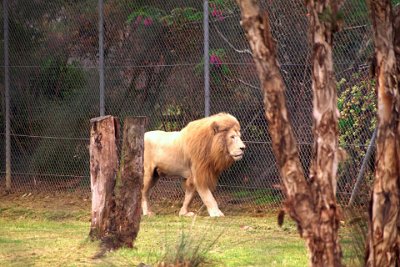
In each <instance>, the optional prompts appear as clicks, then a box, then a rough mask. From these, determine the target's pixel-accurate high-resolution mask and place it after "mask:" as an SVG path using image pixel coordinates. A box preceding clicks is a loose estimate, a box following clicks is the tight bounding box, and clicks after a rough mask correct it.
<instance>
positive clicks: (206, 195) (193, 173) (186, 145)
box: [142, 113, 245, 216]
mask: <svg viewBox="0 0 400 267" xmlns="http://www.w3.org/2000/svg"><path fill="white" fill-rule="evenodd" d="M144 139H145V140H144V142H145V148H144V186H143V194H142V195H143V199H142V208H143V213H144V214H148V213H150V210H149V207H148V194H149V190H150V189H151V187H153V186H154V184H155V182H156V181H157V178H158V177H159V176H164V175H170V176H182V177H184V178H185V179H186V180H187V181H186V194H185V201H184V204H183V206H182V209H181V211H180V215H187V214H191V213H189V212H188V211H187V208H188V206H189V204H190V202H191V200H192V198H193V196H194V192H195V191H196V190H197V192H198V193H199V195H200V197H201V198H202V200H203V202H204V204H205V205H206V206H207V209H208V211H209V213H210V216H223V214H222V212H221V211H220V210H219V209H218V205H217V203H216V201H215V199H214V197H213V196H212V194H211V191H212V190H214V189H215V186H216V184H217V181H218V177H219V175H220V174H221V172H222V171H224V170H226V169H227V168H229V167H230V166H231V165H232V164H233V162H234V161H235V160H239V159H241V158H242V155H243V150H244V147H245V146H244V144H243V142H242V140H241V139H240V124H239V122H238V121H237V119H236V118H235V117H233V116H232V115H229V114H227V113H219V114H216V115H213V116H210V117H207V118H203V119H199V120H196V121H192V122H190V123H189V124H188V125H187V126H186V127H185V128H183V129H182V130H181V131H179V132H164V131H151V132H147V133H146V134H145V138H144Z"/></svg>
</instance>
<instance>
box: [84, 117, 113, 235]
mask: <svg viewBox="0 0 400 267" xmlns="http://www.w3.org/2000/svg"><path fill="white" fill-rule="evenodd" d="M90 125H91V127H90V148H89V150H90V184H91V190H92V213H91V225H90V233H89V236H90V237H91V239H92V240H96V239H101V238H102V237H104V236H106V235H107V233H108V232H109V230H110V225H111V217H112V212H113V210H114V206H115V202H114V187H115V181H116V174H117V168H118V146H117V143H118V132H119V122H118V120H117V119H116V118H114V117H112V116H104V117H98V118H94V119H92V120H90Z"/></svg>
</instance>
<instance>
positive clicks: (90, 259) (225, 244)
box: [0, 196, 352, 266]
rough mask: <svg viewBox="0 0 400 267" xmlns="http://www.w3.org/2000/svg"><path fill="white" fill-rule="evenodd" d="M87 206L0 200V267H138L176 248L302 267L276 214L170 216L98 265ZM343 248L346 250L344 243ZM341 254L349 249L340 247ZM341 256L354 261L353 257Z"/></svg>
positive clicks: (78, 200)
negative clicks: (192, 247)
mask: <svg viewBox="0 0 400 267" xmlns="http://www.w3.org/2000/svg"><path fill="white" fill-rule="evenodd" d="M89 218H90V200H89V199H88V198H87V197H85V196H78V197H77V196H59V197H57V198H54V197H50V196H24V197H22V196H14V197H9V196H8V197H2V198H1V199H0V225H1V227H0V266H137V265H138V264H139V263H142V262H143V263H146V264H154V263H155V262H157V261H158V260H160V259H162V258H163V257H165V255H168V254H169V253H173V252H171V251H174V250H175V248H176V247H177V244H179V243H180V241H182V240H184V243H185V244H186V245H187V246H189V245H190V244H192V245H195V246H199V247H200V250H202V249H203V250H204V251H205V252H206V258H207V261H208V262H209V266H307V265H308V259H307V253H306V249H305V246H304V241H303V240H302V239H301V238H299V236H298V233H297V230H296V228H295V226H294V224H293V223H291V222H288V221H286V222H285V224H284V226H283V227H278V226H277V224H276V215H275V214H262V216H258V217H254V216H226V217H224V218H217V219H213V218H208V217H205V216H199V217H197V218H196V219H195V220H193V219H190V218H180V217H178V216H175V215H157V216H154V217H150V218H148V217H146V218H143V219H142V223H141V229H140V232H139V236H138V238H137V240H136V243H135V246H136V248H135V249H120V250H117V251H113V252H109V253H107V254H106V255H105V256H104V257H102V258H98V259H96V258H95V257H94V256H95V255H96V253H97V252H98V251H99V244H98V243H96V242H91V241H90V240H89V239H88V232H89V226H90V222H89ZM346 242H347V243H346ZM343 244H344V246H345V247H349V246H351V242H350V241H349V240H347V241H346V239H344V241H343ZM345 256H346V257H347V258H349V257H350V258H351V257H352V255H351V254H348V255H346V253H345Z"/></svg>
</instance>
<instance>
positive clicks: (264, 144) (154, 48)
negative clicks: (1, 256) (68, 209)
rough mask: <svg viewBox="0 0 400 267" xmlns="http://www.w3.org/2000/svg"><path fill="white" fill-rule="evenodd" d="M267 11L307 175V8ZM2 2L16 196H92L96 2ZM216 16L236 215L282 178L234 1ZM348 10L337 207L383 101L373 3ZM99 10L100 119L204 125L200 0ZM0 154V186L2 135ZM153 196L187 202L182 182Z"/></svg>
mask: <svg viewBox="0 0 400 267" xmlns="http://www.w3.org/2000/svg"><path fill="white" fill-rule="evenodd" d="M261 2H262V5H263V7H264V8H267V9H268V11H269V14H270V18H271V25H272V31H273V35H274V37H275V39H276V40H277V45H278V57H279V62H280V64H281V71H282V75H283V78H284V80H285V83H286V86H287V92H286V93H287V101H288V103H287V104H288V108H289V111H290V116H291V121H292V123H293V126H294V130H295V135H296V138H297V141H298V146H299V150H300V156H301V161H302V164H303V167H304V168H305V170H306V173H307V170H308V166H309V162H310V155H311V146H312V117H311V116H312V92H311V84H310V65H309V57H310V47H309V45H308V39H307V33H308V28H307V11H306V9H305V7H304V3H303V2H304V1H300V0H285V1H261ZM8 3H9V5H8V11H9V12H8V15H9V72H10V105H11V108H10V113H11V114H10V126H11V128H10V133H11V168H12V169H11V173H12V190H14V191H22V192H32V191H41V192H46V193H51V192H58V191H83V192H89V191H90V177H89V151H88V143H89V120H90V118H93V117H97V116H98V115H99V110H100V106H99V99H100V90H99V88H101V84H102V81H101V79H99V73H101V72H102V71H100V72H99V64H100V63H101V61H102V60H101V58H102V57H101V53H99V20H100V21H102V20H101V18H99V16H98V14H99V10H98V4H99V1H96V0H85V1H79V2H76V3H71V2H70V1H62V0H60V1H8ZM394 3H395V2H394ZM208 7H209V23H208V25H209V58H208V60H209V64H210V65H209V71H210V76H209V84H210V98H209V104H210V113H211V114H214V113H217V112H220V111H225V112H230V113H232V114H233V115H235V116H236V117H237V118H238V119H239V121H240V122H241V125H242V136H243V140H244V141H245V143H246V146H247V149H246V152H245V153H246V154H245V157H244V159H243V160H242V161H240V162H239V163H237V164H235V165H234V166H233V167H232V168H231V169H229V170H228V171H226V172H225V173H223V175H222V177H221V179H220V182H219V186H218V193H217V194H216V197H217V200H218V201H219V202H222V203H225V204H229V205H231V206H235V205H238V207H243V206H248V207H250V208H258V207H260V208H264V207H275V206H279V205H280V202H281V200H282V198H283V197H282V192H281V190H280V178H279V174H278V171H277V169H276V166H275V159H274V156H273V153H272V150H271V140H270V137H269V135H268V130H267V123H266V121H265V119H264V112H263V100H262V94H261V91H260V90H259V83H258V77H257V73H256V70H255V66H254V64H253V60H252V57H251V53H250V50H249V49H248V44H247V41H246V39H245V36H244V33H243V30H242V28H241V26H240V24H239V22H240V13H239V10H238V8H237V7H236V4H235V2H234V1H230V0H210V1H209V6H208ZM342 10H343V17H344V27H343V30H342V31H341V32H339V33H337V34H336V35H335V42H334V56H335V71H336V77H337V81H338V94H339V99H338V106H339V109H340V111H341V119H340V122H339V127H340V144H341V145H342V146H343V147H344V148H345V149H346V150H347V152H348V153H349V158H348V159H347V160H346V161H345V162H344V163H342V164H341V167H340V169H339V173H338V175H339V185H338V198H339V201H340V203H341V204H347V203H348V201H349V200H350V197H351V193H352V192H353V189H354V186H355V184H356V180H357V176H358V175H359V172H360V168H361V165H362V163H363V159H364V158H365V157H364V156H365V154H366V151H367V148H368V145H369V142H370V139H371V137H372V135H373V131H374V128H375V109H376V106H375V95H374V87H373V81H371V80H370V78H369V77H368V57H369V56H370V55H371V53H372V51H373V50H372V49H373V47H372V34H371V31H370V22H369V20H368V12H367V8H366V6H365V3H363V1H356V0H352V1H345V3H344V6H343V9H342ZM2 14H3V16H4V10H2ZM103 14H104V85H105V87H104V88H105V90H104V103H105V107H104V109H105V114H112V115H114V116H118V117H119V118H120V119H121V121H123V118H124V117H126V116H135V115H141V116H143V115H145V116H148V117H149V118H150V126H149V128H150V129H162V130H168V131H170V130H179V129H181V128H182V127H183V126H184V125H185V124H186V123H188V122H189V121H191V120H193V119H197V118H200V117H202V116H204V113H205V111H204V103H205V99H204V98H205V94H204V86H205V84H204V78H203V77H204V72H203V70H204V69H207V68H205V66H204V65H205V63H206V61H204V57H203V47H204V42H203V32H204V28H203V25H204V24H203V5H202V3H201V1H195V0H192V1H187V0H186V1H183V0H174V1H168V2H165V1H127V0H124V1H106V2H105V3H103ZM2 21H4V20H2ZM3 28H4V27H2V29H3ZM2 36H4V34H2ZM3 43H4V42H3ZM100 47H101V45H100ZM1 51H2V52H3V51H4V49H2V50H1ZM4 58H5V57H4V54H3V53H2V59H3V62H4ZM5 66H6V64H3V65H2V66H1V67H2V72H1V75H2V76H1V77H0V78H1V80H2V84H5V83H4V81H5V77H4V76H3V75H4V73H5ZM2 91H3V93H2V101H1V103H2V113H1V120H0V125H1V129H5V119H6V118H5V114H6V112H5V100H6V99H5V97H4V96H5V94H4V87H3V90H2ZM0 131H3V130H0ZM0 134H1V135H2V136H3V137H5V134H6V133H5V132H1V133H0ZM0 152H1V153H0V158H1V161H0V172H1V176H2V177H1V180H0V181H1V185H2V187H4V186H5V185H4V184H5V178H4V177H5V172H6V166H5V165H6V164H5V161H6V160H5V154H6V153H5V138H1V139H0ZM365 163H366V165H365V166H367V168H366V171H365V173H364V175H363V176H362V177H361V178H362V179H361V180H360V181H361V182H360V184H359V192H358V194H357V195H355V196H356V197H355V199H354V202H353V205H358V206H359V205H361V206H364V205H366V203H367V199H368V191H369V186H370V182H371V179H372V173H373V170H372V166H373V160H369V161H367V162H365ZM159 189H162V190H159ZM155 190H157V191H158V193H157V194H154V195H157V200H158V201H165V200H168V201H171V200H179V201H181V200H182V194H183V191H182V190H181V188H180V182H179V181H177V180H175V179H168V178H166V179H163V180H161V181H160V183H159V185H158V186H157V187H156V189H155Z"/></svg>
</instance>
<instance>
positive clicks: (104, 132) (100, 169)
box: [89, 116, 148, 256]
mask: <svg viewBox="0 0 400 267" xmlns="http://www.w3.org/2000/svg"><path fill="white" fill-rule="evenodd" d="M147 121H148V119H147V117H129V118H126V119H125V122H124V132H123V144H122V155H121V166H120V172H118V165H119V164H118V146H117V144H118V137H119V136H118V133H119V128H120V126H119V122H118V120H117V119H116V118H114V117H112V116H105V117H99V118H95V119H92V120H91V133H90V176H91V188H92V223H91V228H90V234H89V235H90V237H91V239H92V240H97V239H99V240H101V241H102V247H103V251H102V252H101V253H100V254H99V256H100V255H102V254H103V252H105V251H107V250H109V249H116V248H120V247H133V241H134V240H135V239H136V237H137V234H138V232H139V226H140V220H141V214H142V209H141V198H142V195H141V190H142V186H143V156H144V132H145V127H146V125H147Z"/></svg>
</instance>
